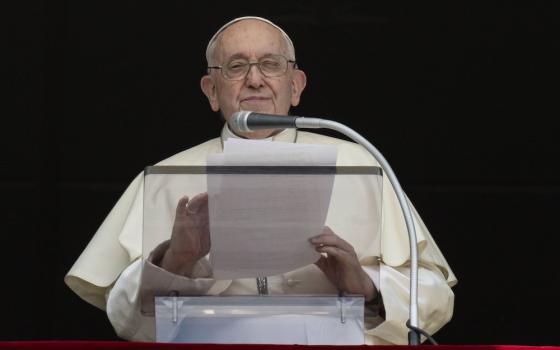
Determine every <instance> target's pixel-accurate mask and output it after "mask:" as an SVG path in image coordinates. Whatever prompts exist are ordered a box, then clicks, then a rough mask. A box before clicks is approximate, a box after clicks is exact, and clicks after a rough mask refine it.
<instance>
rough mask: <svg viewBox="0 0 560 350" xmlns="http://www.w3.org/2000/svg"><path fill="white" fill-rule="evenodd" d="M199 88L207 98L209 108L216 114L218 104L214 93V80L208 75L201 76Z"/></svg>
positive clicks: (218, 108) (216, 95) (218, 107)
mask: <svg viewBox="0 0 560 350" xmlns="http://www.w3.org/2000/svg"><path fill="white" fill-rule="evenodd" d="M200 88H201V89H202V92H204V94H205V95H206V97H207V98H208V102H210V108H212V110H213V111H214V112H218V111H219V110H220V104H219V102H218V94H217V93H216V84H215V82H214V79H213V78H212V77H211V76H210V75H205V76H203V77H202V78H201V79H200Z"/></svg>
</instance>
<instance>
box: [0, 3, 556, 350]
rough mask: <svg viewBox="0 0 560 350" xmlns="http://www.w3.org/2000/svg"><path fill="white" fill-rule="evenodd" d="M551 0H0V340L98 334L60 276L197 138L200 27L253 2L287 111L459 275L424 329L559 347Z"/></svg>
mask: <svg viewBox="0 0 560 350" xmlns="http://www.w3.org/2000/svg"><path fill="white" fill-rule="evenodd" d="M553 3H554V2H552V1H551V2H549V3H545V2H534V1H526V2H520V3H517V2H516V3H502V2H484V3H474V4H473V3H455V2H453V3H427V2H414V3H411V4H410V3H401V2H379V3H370V2H366V1H355V0H352V1H340V2H325V1H289V0H286V1H276V2H263V1H260V2H252V1H243V2H233V3H230V2H214V1H206V2H204V3H203V4H196V5H195V4H192V3H191V2H187V1H155V0H154V1H93V0H91V1H9V2H2V5H1V9H0V13H1V15H0V16H1V21H0V22H1V26H2V31H1V32H2V36H4V38H3V39H2V61H3V63H2V64H1V68H0V71H1V74H2V78H1V83H0V84H2V88H3V90H4V93H3V94H2V97H3V98H2V100H3V102H2V106H1V109H0V110H1V112H0V113H1V117H2V119H1V120H2V124H1V125H2V127H1V138H0V139H1V144H0V146H1V147H2V166H1V170H0V191H1V194H2V200H1V205H0V210H1V213H2V216H1V220H2V228H3V232H2V234H1V235H0V237H1V238H0V242H1V247H2V250H3V254H2V261H0V263H1V266H2V267H3V271H4V272H3V278H2V295H1V297H2V302H3V308H2V311H3V312H2V316H3V317H2V318H3V322H2V324H3V326H2V330H1V336H0V340H24V339H33V340H36V339H116V337H115V335H114V333H113V331H112V329H111V327H110V324H109V322H108V320H107V319H106V316H105V314H104V313H103V312H101V311H99V310H97V309H95V308H94V307H92V306H90V305H89V304H87V303H85V302H83V301H82V300H80V299H79V298H78V297H77V296H76V295H74V294H73V293H72V292H71V291H70V290H69V289H68V288H67V287H66V286H65V285H64V284H63V276H64V275H65V273H66V272H67V270H68V269H69V268H70V266H71V265H72V263H73V262H74V260H75V259H76V258H77V257H78V255H79V254H80V252H81V251H82V249H83V248H84V247H85V245H86V244H87V242H88V241H89V239H90V237H91V236H92V234H93V233H94V232H95V231H96V229H97V227H98V225H99V224H100V223H101V222H102V220H103V218H104V217H105V215H106V214H107V213H108V212H109V210H110V208H111V207H112V205H113V204H114V202H115V201H116V200H117V199H118V197H119V196H120V194H121V193H122V191H123V190H124V189H125V187H126V186H127V184H128V182H129V181H130V180H131V179H132V178H133V177H134V176H135V175H136V174H137V173H138V172H139V171H140V170H141V169H143V168H144V166H146V165H149V164H153V163H155V162H157V161H159V160H161V159H163V158H165V157H168V156H170V155H172V154H174V153H176V152H178V151H181V150H183V149H186V148H188V147H191V146H194V145H196V144H198V143H200V142H202V141H205V140H207V139H209V138H212V137H216V136H217V135H218V133H219V130H220V128H221V125H222V122H221V121H220V119H219V117H218V115H216V114H213V113H212V112H211V111H210V108H209V106H208V104H207V101H206V100H205V98H204V97H203V95H202V93H201V92H200V89H199V79H200V77H201V75H202V74H203V72H204V67H205V64H206V63H205V60H204V50H205V47H206V44H207V41H208V39H209V38H210V37H211V35H212V34H213V33H214V32H215V30H216V29H217V28H219V27H220V26H221V25H222V24H223V23H225V22H226V21H227V20H229V19H232V18H234V17H237V16H240V15H260V16H265V17H268V18H270V19H271V20H273V21H274V22H276V23H277V24H279V25H281V26H282V27H283V28H284V29H285V30H286V31H287V32H288V33H289V34H290V35H291V37H292V39H293V41H294V42H295V46H296V53H297V57H298V61H299V65H300V67H301V68H302V69H303V70H305V72H306V73H307V76H308V87H307V89H306V90H305V92H304V94H303V97H302V103H301V105H300V107H298V108H297V109H295V110H294V113H295V114H301V115H306V116H324V117H329V118H332V119H335V120H339V121H342V122H344V123H345V124H347V125H349V126H350V127H352V128H354V129H356V130H357V131H359V132H361V133H362V134H363V135H364V136H365V137H366V138H368V139H369V140H370V141H372V142H373V143H374V144H375V145H376V146H377V147H378V148H379V149H380V150H381V151H382V152H383V153H384V155H385V156H386V157H387V159H388V160H389V162H390V163H391V164H392V166H393V168H394V170H395V172H396V173H397V175H398V176H399V178H400V180H401V183H402V185H403V187H404V189H405V190H406V191H407V193H408V195H409V196H410V198H411V199H412V201H413V203H414V204H415V205H416V207H417V208H418V210H419V212H420V214H421V215H422V217H423V219H424V220H425V222H426V224H427V225H428V227H429V228H430V230H431V232H432V234H433V236H434V238H435V239H436V240H437V242H438V243H439V245H440V247H441V249H442V250H443V251H444V253H445V255H446V257H447V259H448V261H449V263H450V264H451V266H452V268H453V270H454V272H455V273H456V275H457V276H458V278H459V285H458V286H457V287H456V288H455V289H454V290H455V293H456V304H455V315H454V318H453V320H452V321H451V323H449V324H448V325H447V326H445V327H444V328H443V329H442V330H441V331H440V332H439V333H438V334H437V336H436V338H437V339H438V340H439V341H440V342H442V343H451V344H460V343H469V344H476V343H479V344H492V343H494V344H529V345H538V344H542V345H560V336H559V335H558V333H557V332H558V329H557V327H556V325H557V321H555V320H554V317H555V315H556V314H557V313H559V312H560V307H559V306H558V303H557V300H556V297H557V296H558V291H557V288H558V284H559V283H558V279H559V277H560V273H559V272H558V263H557V262H556V261H557V255H558V254H557V252H556V247H555V242H556V241H557V239H556V236H557V235H558V234H559V233H560V232H559V231H558V228H557V226H556V223H557V219H558V217H557V215H558V210H559V209H560V205H559V204H558V200H559V199H560V178H559V176H558V170H559V169H560V167H559V166H558V164H557V162H558V158H559V155H560V147H559V146H558V141H557V139H556V135H557V133H558V128H557V127H556V123H555V119H557V118H558V116H559V113H558V108H557V96H558V81H559V80H558V68H557V66H558V62H559V61H558V58H559V57H558V55H557V54H556V52H557V51H558V49H559V48H560V47H559V46H560V45H559V43H558V31H557V30H556V28H553V26H556V23H557V22H558V12H557V11H554V10H553V8H552V6H551V4H553Z"/></svg>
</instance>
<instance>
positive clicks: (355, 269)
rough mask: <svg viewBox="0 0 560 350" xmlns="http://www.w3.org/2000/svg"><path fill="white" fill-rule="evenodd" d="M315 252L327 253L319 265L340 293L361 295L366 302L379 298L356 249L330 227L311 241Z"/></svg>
mask: <svg viewBox="0 0 560 350" xmlns="http://www.w3.org/2000/svg"><path fill="white" fill-rule="evenodd" d="M309 241H310V242H311V244H313V246H314V247H315V250H316V251H318V252H319V253H326V256H321V258H320V259H319V260H317V262H315V265H317V266H318V267H319V268H320V269H321V271H323V273H325V275H327V278H328V279H329V280H330V281H331V283H332V284H334V285H335V286H336V287H337V288H338V290H339V291H340V292H344V293H347V294H361V295H363V296H364V297H365V300H366V301H371V300H373V299H374V298H375V297H376V296H377V289H376V288H375V285H374V284H373V281H372V280H371V278H369V276H368V274H367V273H366V272H365V271H364V270H363V269H362V266H361V265H360V262H359V261H358V256H357V255H356V252H355V251H354V247H352V245H351V244H350V243H348V242H346V241H345V240H343V239H342V238H340V237H338V236H337V235H336V234H335V233H334V232H333V231H332V230H331V229H330V228H329V227H327V226H325V228H324V229H323V233H322V234H320V235H318V236H315V237H312V238H310V239H309Z"/></svg>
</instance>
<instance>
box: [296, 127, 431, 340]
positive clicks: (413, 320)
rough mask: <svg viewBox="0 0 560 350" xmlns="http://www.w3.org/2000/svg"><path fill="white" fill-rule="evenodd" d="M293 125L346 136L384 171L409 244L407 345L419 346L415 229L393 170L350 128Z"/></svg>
mask: <svg viewBox="0 0 560 350" xmlns="http://www.w3.org/2000/svg"><path fill="white" fill-rule="evenodd" d="M295 125H296V127H297V128H298V129H321V128H324V129H331V130H335V131H338V132H340V133H341V134H343V135H346V136H347V137H349V138H350V139H352V140H353V141H355V142H356V143H358V144H360V145H361V146H363V147H364V148H365V149H366V150H368V152H369V153H371V155H372V156H373V157H374V158H375V159H376V160H377V162H378V163H379V164H380V165H381V167H382V168H383V169H384V170H385V173H386V174H387V177H388V178H389V181H390V182H391V184H392V185H393V188H394V189H395V193H396V195H397V198H398V200H399V204H400V206H401V209H402V212H403V214H404V219H405V222H406V228H407V230H408V238H409V243H410V310H409V312H410V316H409V317H410V319H409V323H410V326H411V327H409V328H410V329H411V330H410V331H409V332H408V344H409V345H419V344H420V334H419V333H418V332H417V331H415V330H413V329H414V328H418V251H417V244H416V229H415V228H414V221H413V219H412V213H411V211H410V207H409V205H408V201H407V200H406V196H405V194H404V192H403V190H402V187H401V185H400V183H399V181H398V180H397V177H396V176H395V173H394V172H393V169H392V168H391V166H390V165H389V163H388V162H387V160H386V159H385V157H383V155H382V154H381V152H379V151H378V150H377V148H375V147H374V146H373V145H372V144H371V143H370V142H369V141H368V140H366V139H365V138H364V137H362V136H361V135H360V134H358V133H357V132H356V131H354V130H352V129H351V128H349V127H347V126H345V125H343V124H340V123H337V122H334V121H331V120H326V119H320V118H304V117H300V118H297V119H295Z"/></svg>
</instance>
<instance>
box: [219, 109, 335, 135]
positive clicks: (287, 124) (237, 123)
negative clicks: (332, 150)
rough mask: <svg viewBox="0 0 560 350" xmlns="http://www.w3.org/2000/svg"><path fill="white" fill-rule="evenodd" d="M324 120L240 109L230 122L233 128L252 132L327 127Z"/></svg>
mask: <svg viewBox="0 0 560 350" xmlns="http://www.w3.org/2000/svg"><path fill="white" fill-rule="evenodd" d="M324 121H325V120H324V119H319V118H305V117H297V116H292V115H276V114H265V113H256V112H251V111H239V112H235V113H233V114H232V115H231V118H229V121H228V124H229V126H230V127H231V128H232V129H233V130H236V131H241V132H250V131H256V130H262V129H294V128H307V129H319V128H323V127H325V126H324V125H323V124H322V123H323V122H324Z"/></svg>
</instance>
